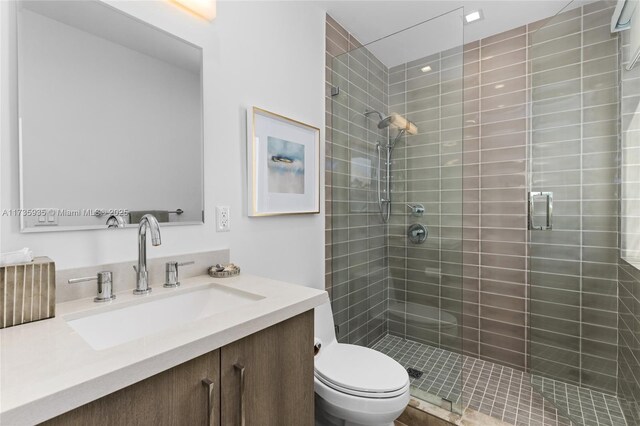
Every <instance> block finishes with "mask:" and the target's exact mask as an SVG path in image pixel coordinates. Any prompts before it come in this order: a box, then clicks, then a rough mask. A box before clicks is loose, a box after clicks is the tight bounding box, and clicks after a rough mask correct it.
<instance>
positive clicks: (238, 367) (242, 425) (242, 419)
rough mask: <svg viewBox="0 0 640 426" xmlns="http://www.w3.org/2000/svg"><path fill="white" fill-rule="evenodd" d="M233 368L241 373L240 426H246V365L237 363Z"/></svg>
mask: <svg viewBox="0 0 640 426" xmlns="http://www.w3.org/2000/svg"><path fill="white" fill-rule="evenodd" d="M233 367H234V368H235V369H236V370H238V371H239V372H240V426H245V416H244V365H243V364H242V363H240V362H236V363H235V364H234V365H233Z"/></svg>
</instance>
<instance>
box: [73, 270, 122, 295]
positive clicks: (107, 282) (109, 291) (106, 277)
mask: <svg viewBox="0 0 640 426" xmlns="http://www.w3.org/2000/svg"><path fill="white" fill-rule="evenodd" d="M94 280H95V281H98V289H97V295H96V297H94V299H93V301H94V302H109V301H111V300H113V299H115V298H116V295H115V294H113V274H112V273H111V271H100V272H98V273H97V274H96V276H94V277H81V278H71V279H70V280H69V281H68V282H69V284H75V283H81V282H86V281H94Z"/></svg>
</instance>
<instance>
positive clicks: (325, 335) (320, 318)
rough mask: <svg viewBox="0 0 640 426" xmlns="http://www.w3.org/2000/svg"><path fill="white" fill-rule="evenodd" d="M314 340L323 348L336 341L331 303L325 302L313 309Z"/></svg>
mask: <svg viewBox="0 0 640 426" xmlns="http://www.w3.org/2000/svg"><path fill="white" fill-rule="evenodd" d="M315 338H316V339H320V341H321V342H322V346H324V347H327V346H328V345H329V344H331V343H333V342H335V340H336V332H335V328H334V325H333V312H332V310H331V302H325V303H323V304H322V305H320V306H318V307H317V308H315Z"/></svg>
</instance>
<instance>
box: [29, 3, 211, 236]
mask: <svg viewBox="0 0 640 426" xmlns="http://www.w3.org/2000/svg"><path fill="white" fill-rule="evenodd" d="M17 22H18V25H17V30H18V50H17V52H18V92H19V96H18V111H19V123H18V124H19V144H20V185H21V188H20V192H21V206H20V207H21V210H20V212H19V214H20V216H21V219H22V220H21V226H22V231H23V232H33V231H56V230H75V229H104V228H106V227H107V221H109V218H110V216H111V215H112V214H114V215H116V216H118V217H117V218H111V221H110V223H111V224H112V225H116V224H118V223H119V225H120V226H122V225H123V223H124V226H137V225H136V223H137V222H138V221H139V220H140V217H141V216H142V215H143V214H145V213H152V214H154V215H155V216H156V218H157V219H158V221H159V222H160V223H161V224H168V225H174V224H176V225H183V224H199V223H202V222H203V210H204V204H203V161H202V154H203V135H202V133H203V130H202V127H203V126H202V120H203V118H202V50H201V48H200V47H198V46H195V45H193V44H191V43H189V42H187V41H185V40H182V39H180V38H177V37H176V36H174V35H172V34H169V33H167V32H165V31H163V30H160V29H158V28H156V27H153V26H151V25H149V24H147V23H145V22H142V21H140V20H138V19H136V18H134V17H132V16H130V15H127V14H125V13H124V12H122V11H120V10H118V9H116V8H114V7H112V6H109V5H107V4H105V3H103V2H100V1H21V2H20V3H19V4H18V9H17ZM120 219H122V220H120Z"/></svg>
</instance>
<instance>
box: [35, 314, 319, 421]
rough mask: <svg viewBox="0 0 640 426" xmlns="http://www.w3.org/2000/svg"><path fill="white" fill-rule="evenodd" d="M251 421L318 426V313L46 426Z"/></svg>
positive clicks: (193, 362) (238, 343)
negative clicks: (315, 347)
mask: <svg viewBox="0 0 640 426" xmlns="http://www.w3.org/2000/svg"><path fill="white" fill-rule="evenodd" d="M243 369H244V370H243ZM205 379H207V380H210V381H211V382H213V384H212V386H213V388H212V391H213V397H212V398H211V401H209V390H210V388H209V387H208V386H207V383H205V382H203V380H205ZM243 381H244V383H243ZM210 403H212V404H213V406H211V405H209V404H210ZM210 408H212V411H211V416H210V413H209V409H210ZM243 416H244V419H245V422H244V425H246V426H269V425H274V426H275V425H278V426H286V425H291V426H305V425H308V426H312V425H313V424H314V390H313V310H311V311H308V312H305V313H303V314H300V315H298V316H296V317H293V318H291V319H288V320H286V321H283V322H281V323H279V324H276V325H274V326H272V327H269V328H267V329H265V330H262V331H259V332H257V333H255V334H252V335H250V336H247V337H245V338H243V339H241V340H239V341H236V342H233V343H230V344H229V345H227V346H224V347H222V348H220V349H217V350H215V351H213V352H209V353H207V354H204V355H202V356H200V357H198V358H195V359H192V360H190V361H187V362H185V363H184V364H180V365H178V366H176V367H173V368H171V369H169V370H167V371H164V372H162V373H159V374H156V375H155V376H152V377H149V378H147V379H145V380H142V381H141V382H138V383H135V384H133V385H131V386H128V387H126V388H124V389H121V390H119V391H116V392H114V393H112V394H109V395H107V396H104V397H102V398H100V399H98V400H96V401H93V402H90V403H88V404H86V405H83V406H81V407H78V408H76V409H74V410H71V411H69V412H67V413H64V414H61V415H59V416H57V417H55V418H53V419H51V420H48V421H46V422H44V423H43V424H44V425H52V426H53V425H56V426H58V425H59V426H63V425H64V426H76V425H77V426H85V425H92V426H103V425H104V426H128V425H149V426H151V425H153V426H158V425H175V426H181V425H185V426H192V425H210V426H234V425H238V426H241V425H242V424H243V423H242V417H243Z"/></svg>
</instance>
